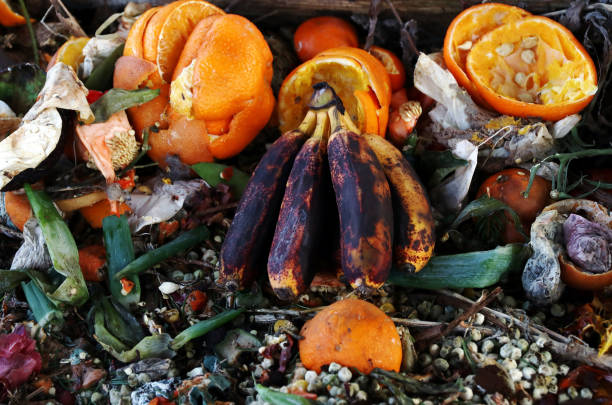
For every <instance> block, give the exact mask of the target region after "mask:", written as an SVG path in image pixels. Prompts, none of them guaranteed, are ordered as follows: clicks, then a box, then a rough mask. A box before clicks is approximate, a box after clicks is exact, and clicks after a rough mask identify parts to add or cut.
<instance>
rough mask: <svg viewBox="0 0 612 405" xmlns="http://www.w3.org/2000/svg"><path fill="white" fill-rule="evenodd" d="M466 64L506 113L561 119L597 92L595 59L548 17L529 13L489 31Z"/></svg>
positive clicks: (492, 102)
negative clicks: (532, 15)
mask: <svg viewBox="0 0 612 405" xmlns="http://www.w3.org/2000/svg"><path fill="white" fill-rule="evenodd" d="M466 68H467V72H468V75H469V77H470V79H471V80H472V83H473V84H474V85H475V86H476V88H477V89H478V92H479V93H480V95H481V96H482V97H483V98H484V99H485V101H486V102H487V103H489V105H491V106H492V107H493V108H495V110H497V111H499V112H501V113H502V114H508V115H514V116H518V117H540V118H542V119H545V120H550V121H556V120H559V119H561V118H563V117H565V116H567V115H570V114H573V113H577V112H579V111H580V110H582V109H583V108H584V107H586V105H587V104H588V103H589V102H590V101H591V99H592V98H593V96H594V94H595V92H596V91H597V72H596V70H595V65H594V64H593V60H592V59H591V57H590V56H589V54H588V53H587V52H586V50H585V49H584V47H583V46H582V45H581V44H580V43H579V42H578V40H577V39H576V38H575V37H574V35H573V34H572V33H571V32H570V31H569V30H568V29H567V28H565V27H564V26H563V25H561V24H559V23H557V22H555V21H553V20H551V19H549V18H546V17H527V18H523V19H521V20H517V21H513V22H510V23H507V24H504V25H502V26H500V27H498V28H496V29H494V30H493V31H490V32H488V33H487V34H485V35H484V36H483V37H482V38H481V39H480V41H478V42H477V43H476V44H474V46H473V47H472V49H471V51H470V52H469V54H468V56H467V61H466Z"/></svg>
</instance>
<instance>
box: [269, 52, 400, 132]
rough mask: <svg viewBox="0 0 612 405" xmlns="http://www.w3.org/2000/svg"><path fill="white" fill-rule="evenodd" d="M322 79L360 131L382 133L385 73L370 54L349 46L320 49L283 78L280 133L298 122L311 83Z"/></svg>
mask: <svg viewBox="0 0 612 405" xmlns="http://www.w3.org/2000/svg"><path fill="white" fill-rule="evenodd" d="M323 81H325V82H327V83H328V84H329V85H330V86H331V87H332V88H333V89H334V90H335V91H336V94H337V95H338V96H339V97H340V99H341V100H342V103H343V104H344V107H345V108H346V109H347V111H348V113H349V115H350V117H351V119H352V120H353V122H354V123H355V124H356V125H357V127H359V129H360V130H361V131H363V132H367V133H376V134H379V135H381V136H384V134H385V131H386V128H387V121H388V119H389V103H390V102H391V85H390V80H389V75H388V74H387V70H386V69H385V67H384V66H383V65H382V63H381V62H380V61H379V60H378V59H376V58H375V57H374V56H372V55H370V54H369V53H368V52H366V51H364V50H363V49H359V48H351V47H340V48H334V49H329V50H326V51H324V52H321V53H320V54H318V55H317V56H315V57H314V58H313V59H310V60H309V61H307V62H305V63H303V64H301V65H300V66H298V67H297V68H295V69H294V70H293V72H291V73H290V74H289V75H288V76H287V77H286V78H285V80H284V82H283V84H282V86H281V89H280V91H279V94H278V114H279V125H280V130H281V131H282V132H285V131H288V130H291V129H293V128H296V127H297V126H298V125H299V123H300V122H301V121H302V119H303V117H304V115H305V114H306V111H307V110H308V102H309V100H310V97H311V96H312V92H313V89H312V86H313V84H315V83H318V82H323Z"/></svg>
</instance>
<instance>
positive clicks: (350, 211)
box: [328, 108, 393, 295]
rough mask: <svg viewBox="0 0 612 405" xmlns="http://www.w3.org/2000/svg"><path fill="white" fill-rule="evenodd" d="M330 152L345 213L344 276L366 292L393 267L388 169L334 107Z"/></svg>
mask: <svg viewBox="0 0 612 405" xmlns="http://www.w3.org/2000/svg"><path fill="white" fill-rule="evenodd" d="M329 117H330V122H331V128H332V129H333V133H332V135H331V136H330V139H329V143H328V158H329V165H330V170H331V177H332V182H333V185H334V191H335V193H336V203H337V205H338V213H339V215H340V238H341V239H340V243H341V251H342V270H343V272H344V277H345V278H346V280H347V281H348V282H349V283H350V284H351V286H352V287H353V288H355V289H356V290H357V292H358V293H359V294H361V295H369V294H370V293H371V292H372V291H373V290H374V289H377V288H379V287H381V286H382V285H383V283H384V282H385V280H386V279H387V276H388V275H389V271H390V269H391V255H392V253H391V247H392V246H391V245H392V240H393V207H392V204H391V192H390V190H389V184H388V183H387V179H386V178H385V174H384V172H383V169H382V167H381V165H380V163H379V162H378V159H377V158H376V155H375V154H374V152H373V151H372V149H371V148H370V147H369V146H368V144H367V143H366V142H365V140H364V139H363V138H362V137H361V135H358V134H357V133H355V132H352V131H350V130H348V129H345V128H344V127H343V126H342V125H341V124H340V113H339V111H338V110H337V109H336V108H332V109H330V111H329Z"/></svg>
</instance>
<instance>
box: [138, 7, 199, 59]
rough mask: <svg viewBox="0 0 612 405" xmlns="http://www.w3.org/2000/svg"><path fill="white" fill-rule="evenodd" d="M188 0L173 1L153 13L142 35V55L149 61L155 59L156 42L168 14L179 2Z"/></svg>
mask: <svg viewBox="0 0 612 405" xmlns="http://www.w3.org/2000/svg"><path fill="white" fill-rule="evenodd" d="M186 1H188V0H179V1H173V2H171V3H168V4H166V5H165V6H163V7H161V8H160V9H159V10H158V11H157V13H155V14H153V16H152V17H151V19H150V20H149V22H148V24H147V26H146V28H145V30H144V33H143V35H142V57H143V58H144V59H146V60H148V61H149V62H155V61H156V60H157V43H158V41H159V34H160V32H161V29H162V27H163V25H164V22H166V19H167V18H168V16H170V14H171V13H172V12H173V11H174V10H175V9H176V8H177V7H178V6H180V5H181V4H183V3H185V2H186Z"/></svg>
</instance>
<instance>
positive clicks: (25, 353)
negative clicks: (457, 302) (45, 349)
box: [0, 325, 42, 397]
mask: <svg viewBox="0 0 612 405" xmlns="http://www.w3.org/2000/svg"><path fill="white" fill-rule="evenodd" d="M41 366H42V359H41V357H40V353H38V351H37V350H36V341H35V340H34V339H32V338H30V336H28V332H27V331H26V328H25V327H24V326H23V325H18V326H17V327H16V328H15V331H14V332H13V333H8V334H4V335H0V381H2V382H3V383H4V385H5V386H6V388H8V389H10V390H12V389H15V388H17V387H19V386H20V385H21V384H23V383H24V382H26V381H28V379H29V378H30V376H31V375H32V373H36V372H39V371H40V369H41ZM0 397H2V393H1V392H0Z"/></svg>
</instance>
